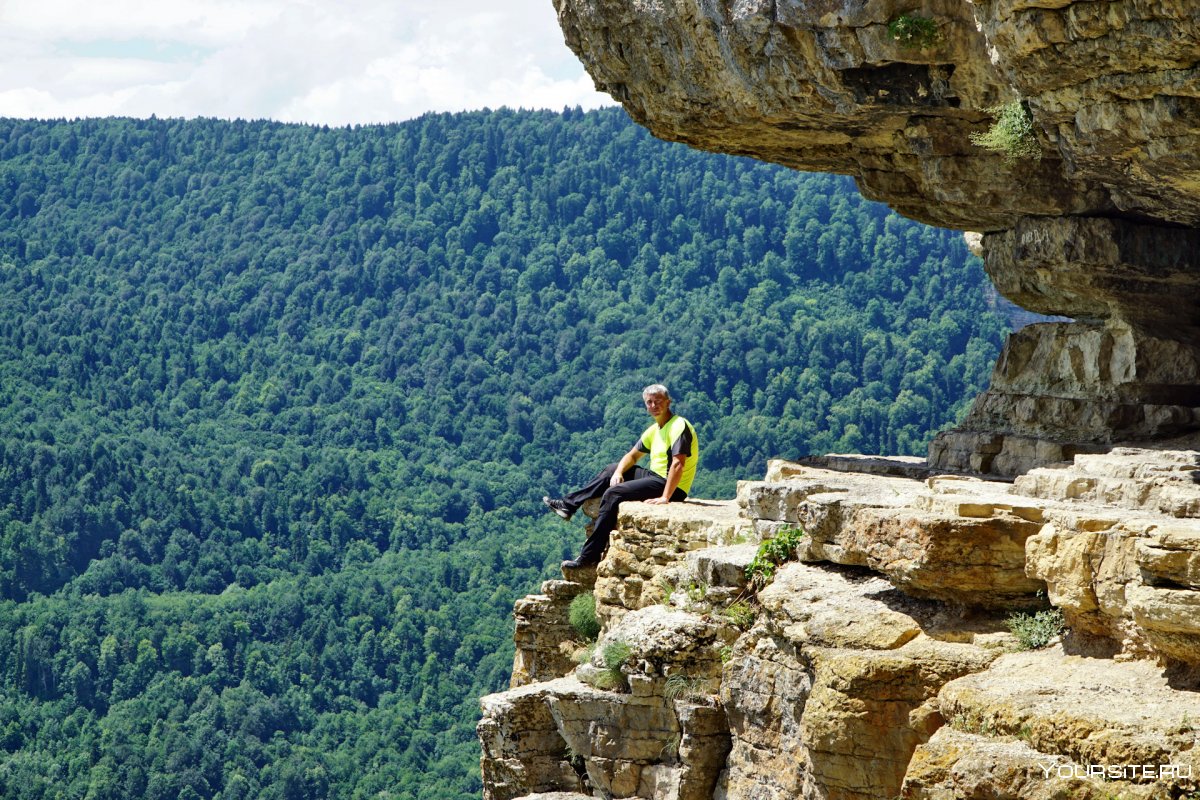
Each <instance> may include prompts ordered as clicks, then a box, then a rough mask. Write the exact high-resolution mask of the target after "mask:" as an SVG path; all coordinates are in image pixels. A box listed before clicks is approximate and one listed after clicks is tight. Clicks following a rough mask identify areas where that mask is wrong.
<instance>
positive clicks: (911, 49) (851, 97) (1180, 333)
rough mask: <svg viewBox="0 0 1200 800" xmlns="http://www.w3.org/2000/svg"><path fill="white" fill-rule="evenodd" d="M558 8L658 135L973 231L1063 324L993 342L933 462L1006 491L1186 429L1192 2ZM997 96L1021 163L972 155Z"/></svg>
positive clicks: (1197, 182) (625, 101)
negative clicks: (980, 476)
mask: <svg viewBox="0 0 1200 800" xmlns="http://www.w3.org/2000/svg"><path fill="white" fill-rule="evenodd" d="M555 7H556V8H557V10H558V14H559V21H560V24H561V26H562V28H563V32H564V34H565V36H566V41H567V44H568V45H569V46H570V47H571V48H572V49H573V50H574V51H575V52H576V54H578V56H579V57H580V60H581V61H582V62H583V63H584V65H585V67H586V68H587V69H588V71H589V72H590V73H591V75H592V77H593V79H594V80H595V82H596V85H597V87H598V88H600V89H601V90H604V91H607V92H609V93H610V94H612V95H613V97H615V98H616V99H617V100H618V101H620V102H621V103H622V105H623V106H624V107H625V109H626V110H627V111H628V112H629V114H630V115H631V116H632V117H633V119H635V120H636V121H638V122H639V123H641V124H643V125H645V126H646V127H648V128H649V129H650V130H651V132H653V133H654V134H655V135H656V136H659V137H660V138H664V139H669V140H673V141H681V142H686V143H688V144H690V145H693V146H696V147H700V148H704V149H708V150H714V151H719V152H727V153H734V154H738V155H749V156H753V157H756V158H760V159H763V160H766V161H774V162H777V163H780V164H785V165H787V166H791V167H794V168H797V169H805V170H816V171H822V172H837V173H844V174H849V175H853V176H854V177H855V178H856V180H857V181H858V184H859V187H860V189H861V190H862V191H863V193H864V194H865V195H867V196H868V197H871V198H874V199H879V200H882V201H884V202H886V203H888V204H889V205H891V206H892V207H893V208H895V209H896V210H897V211H899V212H900V213H902V214H905V215H907V216H910V217H913V218H914V219H919V220H922V221H924V222H928V223H931V224H935V225H941V226H946V227H951V228H959V229H965V230H971V231H983V232H985V233H986V235H985V236H983V239H982V245H981V247H982V252H983V257H984V262H985V266H986V267H987V270H988V273H989V274H990V275H991V276H992V279H993V280H994V281H995V283H996V286H997V288H998V290H999V291H1000V293H1001V294H1003V295H1004V296H1005V297H1007V298H1008V299H1010V300H1012V301H1013V302H1015V303H1017V304H1018V305H1021V306H1023V307H1025V308H1028V309H1030V310H1033V311H1037V312H1039V313H1042V314H1050V315H1063V316H1066V317H1070V318H1073V319H1077V320H1079V322H1078V323H1077V324H1076V326H1075V327H1072V326H1068V325H1061V326H1058V327H1055V328H1042V329H1039V330H1038V331H1037V332H1036V333H1023V334H1021V335H1020V336H1018V337H1016V338H1014V339H1013V340H1012V341H1010V342H1009V344H1008V345H1007V346H1006V348H1005V351H1004V354H1003V355H1002V356H1001V363H1000V364H999V365H998V367H997V370H996V373H995V375H994V376H993V381H992V388H991V390H989V392H988V393H986V394H985V395H983V396H982V397H981V398H980V399H979V401H978V402H977V403H976V407H975V409H974V410H973V411H972V413H971V416H970V417H969V418H968V420H967V422H966V423H965V424H964V426H963V427H962V428H961V429H959V430H958V431H952V432H949V433H948V434H947V435H945V436H943V437H941V438H940V439H939V440H938V441H937V442H935V445H934V447H933V448H932V449H931V451H930V462H931V464H932V465H933V466H934V467H936V468H937V469H939V470H973V471H976V472H989V473H994V474H998V475H1005V476H1011V475H1015V474H1019V473H1020V472H1022V471H1025V470H1027V469H1029V468H1031V467H1033V466H1039V465H1042V464H1047V463H1050V462H1053V461H1057V460H1070V458H1071V457H1072V456H1073V455H1074V454H1076V453H1080V452H1090V451H1096V450H1100V449H1104V448H1106V447H1108V446H1110V445H1112V444H1114V443H1119V442H1145V441H1153V440H1156V439H1161V438H1163V437H1169V436H1172V435H1175V434H1177V433H1180V432H1183V431H1190V430H1197V429H1200V376H1198V375H1197V374H1196V372H1197V369H1196V364H1197V361H1198V360H1200V356H1198V354H1197V348H1198V347H1200V291H1197V289H1198V288H1200V286H1198V285H1197V282H1198V281H1200V277H1198V276H1200V66H1198V65H1200V35H1197V34H1198V32H1200V12H1198V11H1197V10H1196V8H1195V5H1194V4H1193V3H1190V2H1187V1H1186V0H1163V1H1162V2H1144V0H1104V1H1103V2H1097V1H1096V0H1074V1H1073V0H1054V2H1029V1H1028V0H977V2H974V3H956V2H955V3H952V2H942V1H941V0H935V1H934V2H925V3H919V4H916V5H914V4H913V3H911V2H900V0H871V1H870V2H853V3H852V2H847V1H845V0H842V1H840V2H839V0H829V2H815V3H814V2H801V0H771V2H767V0H737V2H715V0H661V2H647V1H639V2H625V0H555ZM1006 103H1007V104H1013V103H1015V104H1018V105H1019V107H1020V108H1022V109H1024V112H1025V113H1027V114H1028V117H1029V123H1030V128H1029V129H1030V131H1031V133H1030V134H1029V135H1028V137H1027V138H1026V140H1025V141H1024V142H1023V144H1024V145H1025V146H1027V147H1028V146H1032V149H1033V150H1035V151H1036V152H1037V154H1038V157H1037V158H1032V157H1030V158H1024V159H1020V158H1016V159H1015V158H1013V157H1012V156H1011V155H1009V154H1003V153H996V152H992V151H990V150H987V149H984V148H982V147H980V146H978V145H975V144H973V143H972V141H971V136H972V134H979V133H982V132H984V131H985V130H987V129H988V127H989V125H990V124H991V123H992V121H993V119H994V117H995V114H996V113H997V112H996V107H997V106H999V105H1001V104H1006ZM1114 359H1115V360H1116V362H1115V363H1110V362H1113V361H1114ZM1170 365H1177V368H1175V369H1171V368H1170Z"/></svg>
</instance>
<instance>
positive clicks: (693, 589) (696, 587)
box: [687, 581, 708, 603]
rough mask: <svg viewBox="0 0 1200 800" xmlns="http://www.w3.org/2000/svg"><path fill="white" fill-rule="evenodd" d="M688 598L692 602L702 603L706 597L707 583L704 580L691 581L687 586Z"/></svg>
mask: <svg viewBox="0 0 1200 800" xmlns="http://www.w3.org/2000/svg"><path fill="white" fill-rule="evenodd" d="M687 596H688V600H690V601H692V602H693V603H703V602H704V599H705V598H706V597H708V584H707V583H705V582H704V581H699V582H697V581H692V582H691V583H689V584H688V587H687Z"/></svg>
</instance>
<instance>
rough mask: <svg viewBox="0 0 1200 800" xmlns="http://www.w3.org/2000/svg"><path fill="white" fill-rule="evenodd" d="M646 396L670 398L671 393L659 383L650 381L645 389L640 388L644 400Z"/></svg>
mask: <svg viewBox="0 0 1200 800" xmlns="http://www.w3.org/2000/svg"><path fill="white" fill-rule="evenodd" d="M647 397H665V398H667V399H668V400H670V399H671V393H670V392H668V391H667V387H665V386H663V385H662V384H661V383H652V384H650V385H649V386H647V387H646V388H645V389H642V399H643V400H645V399H646V398H647Z"/></svg>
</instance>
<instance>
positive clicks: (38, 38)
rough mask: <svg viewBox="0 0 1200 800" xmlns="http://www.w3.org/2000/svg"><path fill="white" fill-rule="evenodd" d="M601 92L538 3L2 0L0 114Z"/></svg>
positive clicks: (444, 106)
mask: <svg viewBox="0 0 1200 800" xmlns="http://www.w3.org/2000/svg"><path fill="white" fill-rule="evenodd" d="M607 103H611V100H610V99H609V98H608V97H607V96H606V95H601V94H598V93H597V92H595V91H594V90H593V88H592V83H591V80H590V79H589V78H588V77H587V76H586V75H585V74H584V72H583V69H582V67H581V66H580V65H579V63H578V62H577V61H576V60H575V57H574V56H573V55H572V54H571V53H570V51H569V50H567V48H566V46H565V45H564V44H563V43H562V34H561V32H560V31H559V29H558V25H557V21H556V19H555V15H554V9H553V6H552V5H551V3H550V0H514V1H513V2H508V3H505V4H503V5H499V6H498V5H497V4H496V3H495V2H494V0H492V2H482V1H481V0H460V1H459V2H455V3H450V4H435V3H430V2H428V1H427V0H423V1H422V2H415V0H400V2H397V0H351V1H350V2H336V0H226V1H222V0H171V2H169V3H167V2H161V0H160V2H148V0H112V1H111V2H105V3H95V2H94V0H93V2H89V3H83V2H77V0H4V2H0V115H5V116H20V117H28V116H40V117H44V116H66V117H73V116H107V115H131V116H149V115H150V114H157V115H158V116H184V117H192V116H217V117H225V118H233V117H242V118H263V117H266V118H272V119H281V120H288V121H303V122H318V123H327V124H346V123H367V122H384V121H394V120H402V119H408V118H411V117H414V116H417V115H419V114H421V113H423V112H425V111H453V110H462V109H471V108H482V107H484V106H488V107H492V108H496V107H499V106H502V105H507V106H511V107H526V108H553V109H559V108H562V107H563V106H567V105H582V106H584V107H587V108H592V107H596V106H598V105H603V104H607Z"/></svg>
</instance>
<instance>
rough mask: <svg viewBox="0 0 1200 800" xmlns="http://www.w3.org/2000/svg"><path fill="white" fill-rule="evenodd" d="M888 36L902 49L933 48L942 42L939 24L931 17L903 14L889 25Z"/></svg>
mask: <svg viewBox="0 0 1200 800" xmlns="http://www.w3.org/2000/svg"><path fill="white" fill-rule="evenodd" d="M888 36H890V37H892V39H894V40H896V41H897V42H899V43H900V46H901V47H912V48H921V47H932V46H933V45H935V44H937V43H938V42H940V41H941V40H942V34H941V31H939V30H938V24H937V22H936V21H935V20H933V19H931V18H929V17H922V16H920V15H919V14H901V15H900V16H898V17H896V18H895V19H893V20H892V21H891V22H889V23H888Z"/></svg>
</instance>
